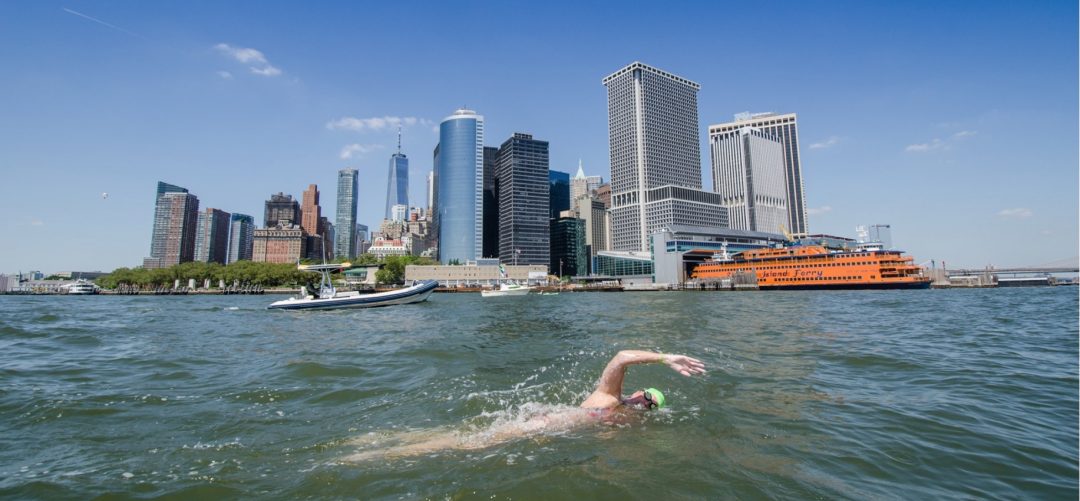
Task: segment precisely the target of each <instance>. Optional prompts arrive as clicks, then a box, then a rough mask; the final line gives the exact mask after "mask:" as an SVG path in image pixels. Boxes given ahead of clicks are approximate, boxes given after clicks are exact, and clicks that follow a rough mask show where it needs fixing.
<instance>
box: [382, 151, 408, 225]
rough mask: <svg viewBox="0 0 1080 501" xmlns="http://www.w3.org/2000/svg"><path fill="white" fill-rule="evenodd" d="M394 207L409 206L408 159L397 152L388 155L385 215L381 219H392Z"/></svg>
mask: <svg viewBox="0 0 1080 501" xmlns="http://www.w3.org/2000/svg"><path fill="white" fill-rule="evenodd" d="M395 205H404V206H406V207H408V206H409V158H408V157H406V156H405V155H404V154H403V153H401V145H400V143H399V144H398V152H397V153H394V154H393V155H390V173H389V174H388V175H387V178H386V213H385V214H384V215H383V219H393V217H392V216H393V214H391V213H390V212H391V210H393V207H394V206H395Z"/></svg>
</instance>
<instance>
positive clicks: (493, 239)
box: [483, 146, 499, 257]
mask: <svg viewBox="0 0 1080 501" xmlns="http://www.w3.org/2000/svg"><path fill="white" fill-rule="evenodd" d="M498 159H499V149H498V148H495V147H491V146H485V147H484V246H483V247H484V257H499V178H498V176H496V175H495V173H496V170H497V169H496V168H497V166H498Z"/></svg>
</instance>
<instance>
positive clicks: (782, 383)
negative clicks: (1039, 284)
mask: <svg viewBox="0 0 1080 501" xmlns="http://www.w3.org/2000/svg"><path fill="white" fill-rule="evenodd" d="M273 299H274V298H272V297H270V296H264V297H257V296H255V297H251V296H247V297H240V296H216V297H13V296H7V297H0V497H5V498H6V497H18V498H78V499H84V498H89V497H94V496H103V495H104V496H106V497H109V498H110V499H124V498H150V497H158V496H166V497H172V498H176V499H187V498H193V497H245V498H250V497H259V498H290V499H291V498H364V499H379V498H383V499H399V498H404V499H417V498H432V499H447V498H450V499H553V498H564V499H575V498H577V499H582V498H593V499H623V498H637V499H657V497H658V496H660V494H659V493H661V492H663V494H662V497H663V498H665V499H696V498H710V499H724V498H728V499H759V498H771V499H924V498H925V499H951V498H1007V499H1039V498H1041V499H1076V498H1077V495H1078V487H1077V478H1078V470H1077V462H1078V455H1077V444H1078V432H1077V430H1078V398H1077V397H1078V379H1077V376H1078V374H1077V372H1078V368H1077V360H1078V333H1077V315H1078V301H1077V289H1076V288H1071V287H1059V288H1030V289H1009V290H1004V289H1003V290H948V291H939V290H930V291H897V292H768V293H765V292H762V293H749V292H748V293H692V292H688V293H622V294H617V293H616V294H598V293H582V294H569V293H563V294H561V295H558V296H529V297H525V298H502V299H486V300H483V299H481V298H480V296H479V294H469V295H465V294H436V295H434V296H432V299H431V300H430V301H429V302H427V303H425V304H421V305H412V306H401V307H392V308H381V309H373V310H362V311H344V312H323V313H318V312H298V313H290V312H280V311H274V312H271V311H266V310H264V309H263V307H264V306H265V305H266V304H267V303H268V302H270V301H271V300H273ZM625 348H645V349H654V350H662V351H665V352H672V353H686V354H689V355H692V356H695V357H697V358H700V359H702V360H703V361H704V362H705V363H706V365H707V367H708V368H709V369H710V372H709V373H708V374H707V375H706V376H705V377H701V378H695V379H690V378H685V377H682V376H679V375H677V374H675V373H674V372H673V371H671V370H669V369H666V368H664V367H662V366H638V367H634V368H632V369H631V370H630V372H629V375H628V377H627V387H626V388H627V390H628V391H629V390H631V389H636V388H640V387H643V386H656V387H659V388H662V389H664V390H665V393H666V395H667V400H668V402H669V407H668V409H665V410H664V411H661V412H657V413H650V414H649V415H647V416H646V417H645V418H644V419H643V420H639V421H634V422H631V423H629V424H627V425H624V426H621V427H609V426H603V425H599V426H584V427H580V428H573V429H569V430H564V431H560V432H558V433H544V434H540V435H534V436H532V437H530V438H526V439H522V440H515V441H509V442H506V443H502V444H497V445H493V446H490V447H487V448H478V449H469V450H451V451H446V452H441V453H433V454H423V455H418V456H410V457H394V456H391V457H385V456H383V457H381V458H380V459H377V460H368V461H360V462H347V461H342V458H345V457H346V456H349V455H352V454H357V453H364V452H365V451H368V452H370V451H373V450H374V451H379V450H380V448H382V447H387V446H389V445H392V444H393V443H395V441H402V440H405V439H404V438H402V437H410V436H415V435H423V436H434V435H437V434H450V435H449V436H452V437H455V439H456V440H458V443H459V444H468V443H469V441H470V440H479V439H478V438H477V437H482V436H484V433H486V432H487V431H488V430H491V429H492V428H493V427H495V428H498V427H502V428H507V427H510V428H513V427H515V426H519V425H524V424H526V423H527V420H528V419H529V418H530V417H532V416H536V415H545V414H551V413H558V412H561V411H564V410H569V409H571V408H572V407H573V406H575V405H577V403H578V402H580V401H581V399H583V398H584V396H585V395H587V394H588V393H589V392H590V391H591V390H592V386H593V385H594V383H595V381H596V378H597V377H598V375H599V373H600V371H601V369H602V368H603V366H604V364H605V363H606V362H607V360H608V358H610V357H611V356H612V355H613V354H614V353H615V352H617V351H618V350H620V349H625ZM471 445H478V444H477V443H473V444H471Z"/></svg>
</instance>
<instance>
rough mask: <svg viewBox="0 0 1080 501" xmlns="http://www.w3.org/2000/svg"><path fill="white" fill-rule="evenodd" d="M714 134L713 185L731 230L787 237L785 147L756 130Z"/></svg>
mask: <svg viewBox="0 0 1080 501" xmlns="http://www.w3.org/2000/svg"><path fill="white" fill-rule="evenodd" d="M710 130H713V131H714V132H712V133H710V134H709V145H710V149H711V151H712V170H713V184H714V186H715V190H716V192H717V193H719V194H720V197H721V204H723V205H724V206H725V207H727V209H728V217H729V219H730V224H731V227H732V228H734V229H737V230H751V231H762V232H767V233H783V229H784V227H786V225H787V224H788V207H787V201H788V199H787V190H786V189H785V188H786V184H787V183H786V182H785V181H784V152H783V145H782V144H781V143H780V141H778V140H777V139H776V137H775V136H773V135H772V134H770V133H768V132H765V131H762V130H759V129H755V128H753V127H742V128H739V129H736V130H727V131H723V132H721V131H720V130H718V129H710Z"/></svg>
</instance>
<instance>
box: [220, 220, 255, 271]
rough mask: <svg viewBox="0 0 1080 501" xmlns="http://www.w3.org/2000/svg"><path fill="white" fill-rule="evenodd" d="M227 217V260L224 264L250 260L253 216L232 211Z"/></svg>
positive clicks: (253, 225)
mask: <svg viewBox="0 0 1080 501" xmlns="http://www.w3.org/2000/svg"><path fill="white" fill-rule="evenodd" d="M229 219H230V223H229V224H230V228H229V260H228V262H227V263H226V264H228V263H235V262H237V261H251V253H252V245H253V244H254V241H255V240H254V239H255V218H253V217H251V216H249V215H247V214H237V213H235V212H234V213H233V214H232V216H230V217H229Z"/></svg>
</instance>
